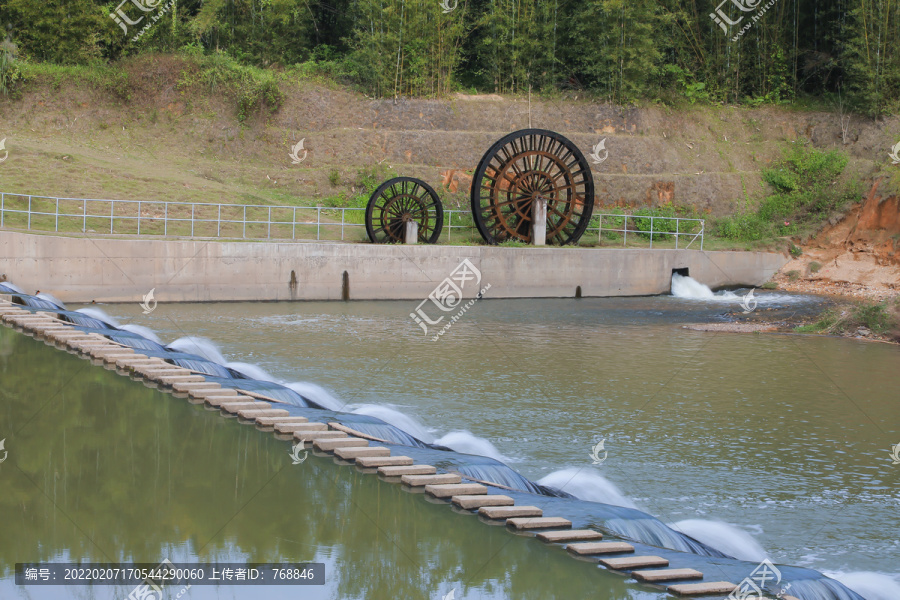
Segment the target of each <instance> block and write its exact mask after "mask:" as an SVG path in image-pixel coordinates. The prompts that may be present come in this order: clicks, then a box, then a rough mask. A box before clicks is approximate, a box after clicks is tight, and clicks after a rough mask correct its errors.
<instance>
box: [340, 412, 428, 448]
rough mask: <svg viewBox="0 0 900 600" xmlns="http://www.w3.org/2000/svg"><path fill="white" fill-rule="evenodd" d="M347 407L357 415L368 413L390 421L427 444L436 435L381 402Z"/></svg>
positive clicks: (387, 421)
mask: <svg viewBox="0 0 900 600" xmlns="http://www.w3.org/2000/svg"><path fill="white" fill-rule="evenodd" d="M347 408H348V409H349V410H350V412H352V413H354V414H357V415H366V416H369V417H375V418H377V419H381V420H382V421H384V422H385V423H389V424H391V425H393V426H394V427H396V428H397V429H400V430H402V431H405V432H406V433H408V434H409V435H411V436H413V437H414V438H417V439H420V440H422V441H423V442H425V443H426V444H431V443H433V442H434V436H433V435H431V434H430V433H429V432H428V430H427V429H426V428H425V426H424V425H422V424H421V423H419V422H418V421H416V420H415V419H413V418H412V417H410V416H409V415H406V414H403V413H402V412H400V411H399V410H396V409H394V408H390V407H388V406H382V405H380V404H362V405H359V406H353V407H347Z"/></svg>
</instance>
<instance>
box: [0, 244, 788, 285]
mask: <svg viewBox="0 0 900 600" xmlns="http://www.w3.org/2000/svg"><path fill="white" fill-rule="evenodd" d="M685 243H687V242H686V241H685ZM698 245H699V242H697V243H695V244H694V245H693V247H692V249H689V250H657V249H652V250H651V249H640V248H555V247H548V246H543V247H526V248H499V247H495V246H436V245H427V244H421V245H393V244H336V243H296V242H294V243H273V242H265V243H262V242H221V241H207V240H155V239H112V238H90V239H88V238H85V237H83V236H80V235H79V236H72V237H65V236H53V235H35V234H29V233H20V232H12V231H0V273H15V277H16V283H17V284H18V285H19V286H21V287H22V288H24V289H41V290H44V291H46V292H49V293H51V294H53V295H54V296H56V297H57V298H59V299H60V300H62V301H63V302H90V301H92V300H96V301H98V302H100V301H102V302H141V301H142V299H143V296H144V295H145V294H146V293H147V292H148V291H150V290H151V289H154V290H155V298H156V300H157V301H159V302H199V301H244V300H246V301H259V300H342V299H349V300H420V299H422V298H425V297H427V296H428V294H429V293H430V292H431V291H432V290H433V289H434V286H435V285H436V284H437V283H439V282H441V281H443V280H444V279H445V278H446V277H448V276H449V275H450V274H451V272H452V271H453V270H454V269H455V268H456V267H457V266H458V265H459V264H460V263H461V262H462V261H463V259H468V260H469V261H471V263H472V264H473V265H474V266H475V268H477V269H478V270H479V272H480V274H481V282H480V284H479V285H478V286H469V287H468V288H466V289H464V290H463V294H464V297H466V298H471V297H475V296H476V295H477V293H478V292H479V291H480V289H481V288H483V287H485V286H486V285H487V284H490V286H491V287H490V290H489V291H488V293H487V296H488V297H490V298H573V297H576V296H579V297H589V296H594V297H597V296H640V295H652V294H662V293H666V292H668V291H669V287H670V282H671V278H672V272H673V270H676V269H678V270H681V271H683V270H684V269H687V270H688V271H689V273H690V275H691V276H692V277H694V278H695V279H697V280H699V281H702V282H703V283H705V284H706V285H709V286H710V287H713V288H715V287H721V286H728V285H733V286H741V285H743V286H759V285H761V284H763V283H764V282H766V281H768V280H769V278H770V277H771V276H772V275H773V274H774V273H775V271H777V270H778V269H779V268H781V267H782V266H784V264H785V263H786V262H787V258H786V257H784V256H783V255H781V254H775V253H769V252H710V251H701V250H698V249H696V247H697V246H698ZM536 272H537V273H541V277H540V278H539V279H538V278H535V277H534V276H533V275H534V273H536ZM48 282H52V284H51V283H48Z"/></svg>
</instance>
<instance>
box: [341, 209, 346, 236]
mask: <svg viewBox="0 0 900 600" xmlns="http://www.w3.org/2000/svg"><path fill="white" fill-rule="evenodd" d="M346 213H347V209H345V208H342V209H341V241H342V242H343V241H344V215H345V214H346Z"/></svg>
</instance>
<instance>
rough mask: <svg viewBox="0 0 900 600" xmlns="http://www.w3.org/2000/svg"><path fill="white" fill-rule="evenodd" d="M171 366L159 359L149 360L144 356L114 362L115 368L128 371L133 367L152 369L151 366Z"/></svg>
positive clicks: (139, 355)
mask: <svg viewBox="0 0 900 600" xmlns="http://www.w3.org/2000/svg"><path fill="white" fill-rule="evenodd" d="M167 365H168V366H171V365H169V363H167V362H166V361H164V360H163V359H161V358H150V357H149V356H147V355H145V354H135V355H133V356H129V357H128V358H120V359H119V360H117V361H116V366H117V367H119V368H120V369H129V368H134V367H152V366H161V367H164V366H167Z"/></svg>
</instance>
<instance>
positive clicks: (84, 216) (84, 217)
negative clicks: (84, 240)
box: [81, 199, 87, 233]
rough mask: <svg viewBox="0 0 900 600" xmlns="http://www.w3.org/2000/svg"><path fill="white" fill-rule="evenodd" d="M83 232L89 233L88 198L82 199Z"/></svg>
mask: <svg viewBox="0 0 900 600" xmlns="http://www.w3.org/2000/svg"><path fill="white" fill-rule="evenodd" d="M81 208H82V213H81V233H87V200H86V199H85V200H82V201H81Z"/></svg>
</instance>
